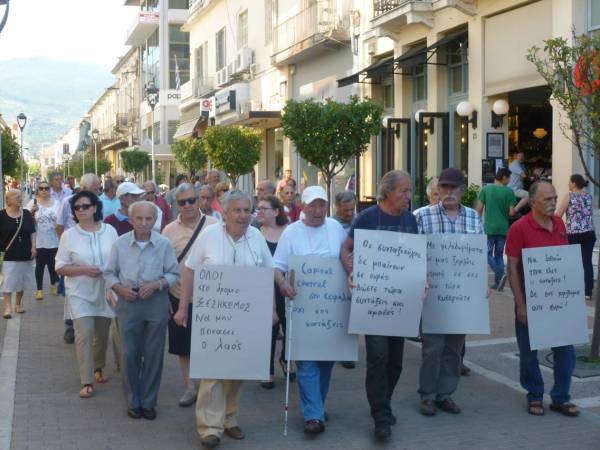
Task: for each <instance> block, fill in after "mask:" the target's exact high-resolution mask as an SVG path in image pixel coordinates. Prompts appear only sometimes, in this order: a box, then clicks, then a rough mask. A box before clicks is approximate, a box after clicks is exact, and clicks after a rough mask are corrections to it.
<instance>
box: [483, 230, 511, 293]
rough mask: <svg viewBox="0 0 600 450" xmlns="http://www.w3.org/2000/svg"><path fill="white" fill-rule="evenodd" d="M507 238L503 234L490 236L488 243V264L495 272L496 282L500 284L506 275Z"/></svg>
mask: <svg viewBox="0 0 600 450" xmlns="http://www.w3.org/2000/svg"><path fill="white" fill-rule="evenodd" d="M505 242H506V236H504V235H502V234H490V235H488V237H487V243H488V264H489V265H490V267H491V268H492V271H493V272H494V281H495V282H496V284H498V283H499V282H500V280H501V279H502V276H503V275H504V243H505Z"/></svg>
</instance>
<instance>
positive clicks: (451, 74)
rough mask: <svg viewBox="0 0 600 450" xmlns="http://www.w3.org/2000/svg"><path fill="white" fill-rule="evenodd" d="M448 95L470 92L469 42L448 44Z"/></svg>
mask: <svg viewBox="0 0 600 450" xmlns="http://www.w3.org/2000/svg"><path fill="white" fill-rule="evenodd" d="M446 52H447V57H448V83H449V84H448V94H449V95H450V96H452V95H456V94H464V93H466V92H467V91H468V90H469V62H468V60H467V53H468V41H454V42H451V43H449V44H448V47H447V50H446Z"/></svg>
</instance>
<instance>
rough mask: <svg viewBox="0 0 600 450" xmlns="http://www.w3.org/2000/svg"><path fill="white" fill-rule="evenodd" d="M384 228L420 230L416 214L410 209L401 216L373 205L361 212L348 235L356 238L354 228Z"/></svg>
mask: <svg viewBox="0 0 600 450" xmlns="http://www.w3.org/2000/svg"><path fill="white" fill-rule="evenodd" d="M356 229H359V230H384V231H399V232H402V233H413V234H417V233H418V232H419V230H418V228H417V221H416V219H415V216H413V215H412V213H411V212H410V211H404V212H403V213H402V214H400V215H399V216H393V215H391V214H387V213H385V212H384V211H383V210H382V209H381V207H380V206H379V205H373V206H370V207H369V208H367V209H365V210H363V211H361V212H360V214H359V215H358V216H356V219H354V222H352V226H351V227H350V231H349V232H348V236H350V237H351V238H352V239H354V230H356Z"/></svg>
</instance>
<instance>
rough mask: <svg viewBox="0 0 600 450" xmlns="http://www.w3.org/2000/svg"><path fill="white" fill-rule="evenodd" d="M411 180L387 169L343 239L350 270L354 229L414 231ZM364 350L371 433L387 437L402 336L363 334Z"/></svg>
mask: <svg viewBox="0 0 600 450" xmlns="http://www.w3.org/2000/svg"><path fill="white" fill-rule="evenodd" d="M412 192H413V184H412V178H411V177H410V175H409V174H408V173H406V172H404V171H402V170H393V171H390V172H387V173H386V174H385V175H384V176H383V177H382V179H381V183H380V184H379V192H378V195H377V199H378V204H377V205H374V206H371V207H369V208H367V209H365V210H364V211H362V212H361V213H360V214H359V215H358V217H357V218H356V219H355V220H354V222H353V224H352V227H351V228H350V231H349V233H348V237H347V238H346V240H345V241H344V244H343V246H342V252H341V260H342V264H343V265H344V268H345V269H346V271H347V272H348V273H349V274H352V269H353V260H352V252H353V250H354V233H355V230H386V231H396V232H401V233H412V234H417V233H418V228H417V221H416V219H415V217H414V216H413V215H412V214H411V212H410V209H409V207H410V201H411V199H412ZM365 348H366V351H367V376H366V382H365V385H366V391H367V399H368V401H369V406H370V408H371V417H372V418H373V421H374V423H375V428H374V437H375V439H376V440H378V441H385V440H387V439H389V437H390V436H391V434H392V429H391V426H392V425H395V423H396V417H395V416H394V414H393V412H392V405H391V400H392V395H393V394H394V389H395V388H396V384H397V383H398V380H399V379H400V374H401V373H402V358H403V355H404V338H403V337H396V336H372V335H367V336H365Z"/></svg>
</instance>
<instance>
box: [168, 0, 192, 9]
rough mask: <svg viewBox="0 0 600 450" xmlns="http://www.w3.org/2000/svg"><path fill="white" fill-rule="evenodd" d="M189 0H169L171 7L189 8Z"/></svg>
mask: <svg viewBox="0 0 600 450" xmlns="http://www.w3.org/2000/svg"><path fill="white" fill-rule="evenodd" d="M188 7H189V0H169V9H188Z"/></svg>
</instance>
